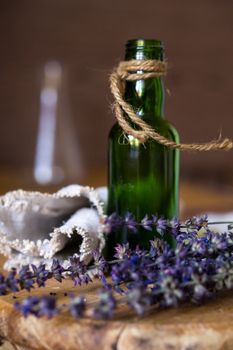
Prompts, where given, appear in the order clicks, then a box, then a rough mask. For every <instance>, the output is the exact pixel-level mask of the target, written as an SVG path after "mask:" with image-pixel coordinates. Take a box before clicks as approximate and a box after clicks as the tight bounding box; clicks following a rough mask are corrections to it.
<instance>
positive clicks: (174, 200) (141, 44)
mask: <svg viewBox="0 0 233 350" xmlns="http://www.w3.org/2000/svg"><path fill="white" fill-rule="evenodd" d="M125 59H126V60H131V59H134V60H135V59H136V60H147V59H152V60H153V59H156V60H163V59H164V50H163V45H162V42H161V41H159V40H130V41H128V43H127V45H126V57H125ZM140 72H141V71H138V73H140ZM124 98H125V100H126V101H127V102H128V103H130V104H131V105H132V106H133V107H134V110H136V111H137V114H138V116H139V117H140V118H142V119H143V120H145V121H146V122H147V123H148V124H149V125H151V126H152V127H153V128H154V129H155V130H156V131H157V132H158V133H160V134H161V135H163V136H165V137H167V138H168V139H170V140H172V141H176V142H179V136H178V133H177V131H176V130H175V128H174V127H173V126H172V125H171V124H170V123H169V122H168V121H166V120H165V119H164V114H163V107H164V84H163V80H162V79H161V78H149V79H145V80H137V81H127V82H126V89H125V96H124ZM108 162H109V172H108V181H109V183H108V185H109V198H108V214H109V215H110V214H111V213H113V212H116V213H118V214H119V215H121V216H124V215H125V213H126V212H131V213H133V214H134V215H135V217H136V219H137V220H141V219H143V217H144V216H145V215H146V214H148V215H152V214H157V215H159V216H164V217H165V218H172V217H174V216H178V212H179V151H178V150H175V149H171V148H168V147H165V146H162V145H160V144H158V143H157V142H156V141H154V140H152V139H150V140H148V141H146V142H145V143H144V144H143V143H141V142H140V141H139V140H138V139H136V138H134V137H133V136H131V135H124V134H123V130H122V129H121V127H120V126H119V124H118V123H116V124H115V125H114V126H113V128H112V129H111V131H110V135H109V160H108ZM155 235H157V232H156V231H152V232H150V231H146V230H144V229H140V231H139V233H138V234H133V233H130V232H128V230H127V229H125V230H123V231H122V230H121V231H119V232H114V233H112V234H110V235H109V237H108V240H107V246H106V255H107V257H112V256H113V254H114V246H115V245H116V244H117V243H126V242H129V243H130V245H131V246H135V245H137V244H139V245H141V246H143V247H145V248H146V247H148V246H149V240H151V239H153V238H154V236H155ZM165 238H166V239H167V240H169V241H170V242H172V240H171V237H165Z"/></svg>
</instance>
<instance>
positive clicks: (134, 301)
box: [0, 213, 233, 319]
mask: <svg viewBox="0 0 233 350" xmlns="http://www.w3.org/2000/svg"><path fill="white" fill-rule="evenodd" d="M109 220H110V224H111V220H115V223H116V224H117V225H118V228H119V225H120V224H121V227H122V228H123V227H126V228H127V229H128V230H129V231H131V232H132V234H135V233H136V232H137V230H138V228H140V227H142V228H144V229H145V230H146V231H151V230H153V229H155V230H156V231H157V232H160V234H161V238H162V236H163V235H164V234H166V235H167V234H172V236H173V237H174V239H175V242H176V247H175V249H173V248H172V247H170V246H169V245H168V243H166V242H165V241H164V240H162V239H158V238H155V239H154V240H151V241H150V249H149V250H143V249H140V248H139V247H137V248H136V249H131V247H130V246H129V244H125V245H117V246H116V248H115V249H116V255H115V257H116V259H117V260H115V261H111V262H107V261H106V260H105V259H104V258H103V257H102V256H101V255H100V254H99V253H97V252H93V258H94V264H93V265H92V266H90V267H87V266H86V265H85V264H84V263H83V262H81V261H80V259H79V258H78V257H77V256H73V257H71V258H70V259H69V266H68V267H67V268H66V269H63V268H62V266H61V264H60V262H59V261H58V260H54V262H53V264H52V267H51V270H47V269H46V268H45V266H44V265H40V266H39V267H38V268H36V267H33V266H25V267H23V268H22V269H21V270H20V272H19V276H17V275H16V272H15V270H13V271H11V272H10V273H9V274H8V276H6V277H4V276H3V275H0V294H1V295H3V294H6V293H7V292H10V291H13V292H16V291H17V290H19V289H20V288H25V289H28V290H30V289H31V288H33V286H34V284H35V283H37V284H38V285H39V286H40V285H44V284H45V283H46V281H47V280H48V279H50V278H52V277H54V278H56V279H57V280H58V281H61V280H62V279H63V278H64V274H67V273H68V274H69V275H70V276H71V278H72V280H73V281H74V284H75V285H78V284H79V285H81V284H83V283H89V282H91V278H90V276H89V272H88V271H89V269H90V270H92V271H93V269H94V271H97V273H96V274H97V276H98V277H99V278H100V279H101V281H102V284H103V287H104V288H103V289H102V290H101V291H100V294H99V302H98V303H97V305H95V307H94V309H93V316H94V317H95V318H104V319H108V318H110V317H112V316H113V315H114V312H115V310H116V308H117V306H118V304H119V302H117V301H116V299H115V296H114V293H115V292H118V293H120V294H121V301H122V302H125V303H126V304H127V305H128V306H129V307H130V308H131V309H133V310H134V311H135V312H136V313H137V314H139V315H142V314H143V313H144V312H146V311H147V310H148V308H149V307H150V306H151V305H157V306H158V307H171V306H177V305H178V304H179V303H180V302H184V301H192V302H194V303H200V302H203V301H204V300H205V298H207V297H210V296H211V295H212V294H213V293H216V292H217V291H218V290H221V289H224V288H227V289H233V232H231V231H230V230H229V231H228V232H227V233H226V232H224V233H221V234H220V233H216V232H214V231H212V230H211V229H210V227H209V225H210V223H208V220H207V217H206V216H202V217H200V218H199V217H193V218H191V219H189V220H187V221H186V225H185V227H187V228H188V230H186V231H184V230H181V229H182V228H184V227H183V226H181V225H180V222H179V221H178V220H176V219H175V218H174V219H172V220H170V221H169V220H166V219H164V218H159V217H158V216H152V217H149V216H145V217H144V218H143V219H142V221H141V222H137V221H136V219H135V217H134V216H133V215H131V214H130V213H127V214H126V216H125V217H124V218H123V219H122V218H120V217H119V216H117V215H115V216H114V217H112V218H110V219H109ZM113 226H114V225H112V227H113ZM109 227H110V226H109ZM109 234H110V233H109ZM145 234H146V232H145ZM108 272H109V275H110V280H111V281H110V283H109V281H108V280H107V279H106V273H108ZM16 307H17V309H18V310H20V311H21V312H22V313H23V314H24V315H25V316H27V315H28V314H34V315H36V316H38V317H40V316H43V315H44V316H47V317H52V316H54V315H56V314H57V313H58V312H60V309H59V307H57V306H56V300H55V299H54V298H53V299H46V298H39V297H30V298H27V299H25V300H24V301H23V302H22V303H21V304H20V303H16ZM85 308H86V304H85V297H84V296H77V297H76V296H73V297H72V298H71V299H70V302H69V304H67V305H66V306H65V309H68V310H69V311H70V313H71V314H72V315H73V317H75V318H80V317H83V315H84V313H85Z"/></svg>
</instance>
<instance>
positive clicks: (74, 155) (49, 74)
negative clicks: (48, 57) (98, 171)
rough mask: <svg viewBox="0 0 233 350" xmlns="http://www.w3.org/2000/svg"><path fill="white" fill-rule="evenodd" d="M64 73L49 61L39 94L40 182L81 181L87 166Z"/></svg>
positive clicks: (36, 170)
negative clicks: (68, 98)
mask: <svg viewBox="0 0 233 350" xmlns="http://www.w3.org/2000/svg"><path fill="white" fill-rule="evenodd" d="M66 96H67V91H66V86H65V74H64V70H63V69H62V66H61V64H60V63H59V62H57V61H51V62H48V63H47V64H46V65H45V67H44V77H43V83H42V89H41V93H40V114H39V125H38V133H37V143H36V153H35V162H34V178H35V180H36V182H37V183H38V184H39V185H50V184H51V185H59V184H68V183H71V182H73V183H75V182H76V183H78V182H79V181H80V179H82V178H83V175H84V169H83V164H82V160H81V151H80V146H79V143H78V137H77V135H76V130H75V125H74V123H73V121H72V118H71V113H70V110H69V104H68V101H67V98H66Z"/></svg>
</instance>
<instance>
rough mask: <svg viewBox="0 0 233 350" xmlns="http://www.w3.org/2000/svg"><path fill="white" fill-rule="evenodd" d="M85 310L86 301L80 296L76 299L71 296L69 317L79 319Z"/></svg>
mask: <svg viewBox="0 0 233 350" xmlns="http://www.w3.org/2000/svg"><path fill="white" fill-rule="evenodd" d="M85 309H86V301H85V297H84V296H82V295H81V296H77V297H75V296H71V298H70V304H69V310H70V313H71V315H72V316H73V317H74V318H76V319H79V318H81V317H83V315H84V312H85Z"/></svg>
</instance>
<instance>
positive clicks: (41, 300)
mask: <svg viewBox="0 0 233 350" xmlns="http://www.w3.org/2000/svg"><path fill="white" fill-rule="evenodd" d="M15 308H16V309H17V310H18V311H20V312H21V313H22V314H23V316H24V317H27V316H28V315H30V314H32V315H35V316H37V317H42V316H46V317H47V318H51V317H53V316H55V315H57V313H58V310H57V308H56V299H55V298H54V297H51V296H42V297H37V296H30V297H28V298H26V299H25V300H24V301H23V302H22V303H18V302H17V303H15Z"/></svg>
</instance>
